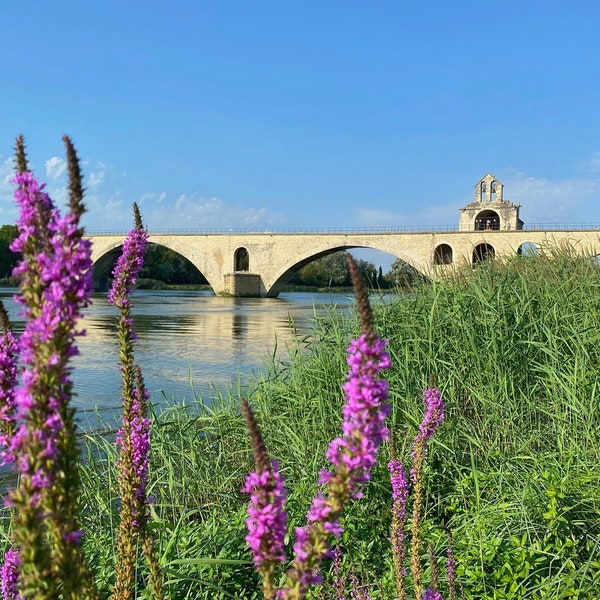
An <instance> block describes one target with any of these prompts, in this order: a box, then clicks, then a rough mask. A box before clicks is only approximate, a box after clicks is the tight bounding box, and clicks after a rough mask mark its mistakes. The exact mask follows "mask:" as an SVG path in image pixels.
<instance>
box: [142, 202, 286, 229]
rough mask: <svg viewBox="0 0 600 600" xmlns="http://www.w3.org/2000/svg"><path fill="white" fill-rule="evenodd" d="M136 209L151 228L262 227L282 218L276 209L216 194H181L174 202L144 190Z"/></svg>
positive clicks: (282, 219) (280, 220)
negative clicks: (237, 203) (239, 203)
mask: <svg viewBox="0 0 600 600" xmlns="http://www.w3.org/2000/svg"><path fill="white" fill-rule="evenodd" d="M140 210H141V212H142V218H143V219H144V222H145V223H146V224H147V226H148V228H149V229H150V230H151V231H153V230H155V231H159V230H163V231H164V230H174V231H176V230H198V231H201V230H211V229H212V230H216V229H218V230H225V229H248V228H261V229H262V228H274V227H277V226H280V225H282V224H283V222H284V218H283V215H282V214H280V213H272V212H270V211H268V210H267V209H265V208H243V207H240V206H234V205H228V204H226V203H225V202H224V201H223V200H221V199H220V198H214V197H212V198H205V197H203V196H201V195H200V194H191V195H187V194H182V195H181V196H179V197H178V198H177V199H176V200H175V201H174V202H173V201H169V199H168V198H167V196H166V194H164V193H162V194H155V195H150V194H145V195H144V196H142V197H141V198H140Z"/></svg>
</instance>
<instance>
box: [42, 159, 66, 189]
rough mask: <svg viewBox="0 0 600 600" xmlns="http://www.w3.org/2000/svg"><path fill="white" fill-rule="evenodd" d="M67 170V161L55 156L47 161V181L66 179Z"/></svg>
mask: <svg viewBox="0 0 600 600" xmlns="http://www.w3.org/2000/svg"><path fill="white" fill-rule="evenodd" d="M66 172H67V161H66V160H65V159H64V158H59V157H58V156H53V157H52V158H49V159H48V160H47V161H46V181H47V182H48V183H51V182H55V181H57V180H62V179H64V176H65V174H66Z"/></svg>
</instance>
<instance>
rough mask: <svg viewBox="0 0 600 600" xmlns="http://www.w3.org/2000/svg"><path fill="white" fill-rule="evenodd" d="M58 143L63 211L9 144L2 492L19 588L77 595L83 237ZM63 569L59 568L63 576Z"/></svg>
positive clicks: (73, 165) (73, 164)
mask: <svg viewBox="0 0 600 600" xmlns="http://www.w3.org/2000/svg"><path fill="white" fill-rule="evenodd" d="M63 139H64V141H65V144H66V146H67V161H68V166H69V177H70V197H69V211H68V212H67V214H66V216H64V217H61V214H60V212H59V210H58V209H57V207H56V206H55V205H54V203H53V202H52V200H51V198H50V197H49V195H48V194H47V193H46V192H45V185H44V184H41V183H40V182H39V181H38V180H37V179H36V178H35V177H34V176H33V174H32V173H30V172H28V171H27V170H26V166H27V164H26V160H25V153H24V144H23V140H22V138H19V139H18V140H17V164H18V166H19V168H20V169H22V170H21V172H18V173H17V174H16V175H15V178H14V182H15V183H16V184H17V188H16V190H15V194H14V195H15V200H16V202H17V204H18V205H19V209H20V216H19V220H18V222H17V225H18V229H19V235H18V237H17V238H16V239H15V240H14V242H13V243H12V244H11V249H12V250H13V251H15V252H20V253H21V255H22V259H21V260H20V262H19V263H18V264H17V266H16V267H15V269H14V271H13V274H14V275H15V276H17V277H19V279H20V288H21V295H20V296H18V297H16V300H17V302H18V303H19V304H20V305H21V307H22V314H23V316H24V317H25V328H24V331H23V333H22V335H21V336H20V339H19V350H20V353H21V365H22V366H21V373H20V375H21V384H20V387H18V388H17V389H16V390H15V394H14V410H12V411H9V412H12V414H11V415H10V418H11V419H13V420H14V426H15V429H14V434H13V435H12V437H11V439H10V442H9V445H8V449H7V451H6V453H7V454H6V456H7V457H13V458H14V462H15V465H16V468H17V471H18V472H19V483H18V487H17V489H15V490H13V491H12V492H11V493H10V494H9V504H10V506H11V507H12V509H13V511H12V517H13V524H14V539H15V545H16V547H17V548H18V549H19V557H20V561H21V562H20V580H21V585H22V587H23V589H33V588H37V589H44V590H45V593H47V594H48V595H49V596H51V595H53V594H56V595H58V594H59V592H58V591H57V590H59V589H60V590H61V592H60V593H62V594H64V595H65V597H67V596H69V597H71V596H72V595H78V594H81V593H82V590H83V589H84V588H86V586H87V585H88V583H89V579H88V576H87V572H86V566H85V561H84V559H83V555H82V550H81V547H80V540H81V534H80V529H79V527H78V524H77V515H78V512H79V504H78V503H79V473H78V469H77V459H78V454H79V453H78V448H77V443H76V440H75V425H74V411H73V409H72V408H70V407H69V402H70V399H71V395H72V381H71V371H72V366H71V365H70V359H71V358H72V357H73V356H74V355H75V354H77V352H78V351H77V347H76V346H75V337H76V336H78V335H82V334H83V332H82V331H79V330H78V328H77V321H78V319H79V318H80V317H81V314H82V309H83V308H85V307H86V306H88V305H89V303H90V297H91V293H92V283H93V282H92V269H91V267H92V261H91V246H90V242H89V240H85V239H83V229H82V228H81V227H80V226H79V218H80V216H81V214H82V213H83V211H84V207H83V203H82V188H81V178H80V174H79V165H78V162H77V156H76V154H75V150H74V148H73V146H72V144H71V141H70V140H69V139H68V138H67V137H65V138H63ZM64 573H69V576H65V575H64Z"/></svg>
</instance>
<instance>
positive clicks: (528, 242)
mask: <svg viewBox="0 0 600 600" xmlns="http://www.w3.org/2000/svg"><path fill="white" fill-rule="evenodd" d="M88 238H89V239H91V241H92V260H93V262H94V273H95V281H96V283H97V285H98V286H99V287H104V286H105V285H106V283H107V278H108V276H109V275H110V268H111V265H112V263H113V262H114V260H115V257H116V255H117V253H118V252H119V251H120V248H121V245H122V243H123V240H124V235H122V234H121V235H116V234H111V235H90V236H88ZM149 242H150V243H153V244H159V245H161V246H165V247H166V248H170V249H171V250H173V251H175V252H177V253H179V254H180V255H182V256H184V257H185V258H186V259H188V260H189V261H190V262H191V263H192V264H193V265H194V266H195V267H196V268H197V269H198V270H199V271H200V272H201V273H202V275H204V277H205V278H206V279H207V281H208V283H209V284H210V286H211V287H212V289H213V290H214V292H215V293H216V294H219V295H231V296H258V297H275V296H277V295H278V294H279V292H280V291H281V289H282V288H283V286H284V285H285V283H286V282H287V281H288V280H289V279H290V277H291V276H292V275H293V274H294V272H296V271H297V270H298V269H300V268H301V267H303V266H304V265H306V264H308V263H310V262H312V261H314V260H316V259H318V258H321V257H323V256H326V255H327V254H331V253H333V252H337V251H340V250H350V249H352V248H372V249H375V250H380V251H382V252H386V253H389V254H392V255H393V256H396V257H397V258H399V259H401V260H403V261H405V262H406V263H408V264H409V265H412V266H413V267H414V268H415V269H417V270H418V271H420V272H421V273H423V274H424V275H426V276H428V277H430V278H435V277H436V276H439V275H440V274H441V273H442V272H446V271H447V270H449V269H453V268H457V267H464V266H468V265H472V264H474V263H477V262H479V261H481V260H485V259H488V258H493V257H508V256H511V255H515V254H518V253H523V252H529V251H532V250H533V247H535V251H538V252H542V253H543V252H545V251H551V250H552V249H556V248H559V249H560V248H568V249H570V250H571V251H575V252H577V253H579V254H582V255H589V256H595V255H597V254H600V231H598V230H597V229H590V230H544V231H542V230H536V229H527V230H524V229H520V230H494V229H482V230H476V231H463V230H459V231H434V232H418V233H412V232H411V233H407V232H397V231H396V232H395V231H388V232H382V233H379V232H366V233H360V232H354V231H351V232H350V231H349V232H347V233H343V232H341V233H340V232H337V231H336V232H323V233H190V234H176V233H172V234H154V233H152V232H150V235H149Z"/></svg>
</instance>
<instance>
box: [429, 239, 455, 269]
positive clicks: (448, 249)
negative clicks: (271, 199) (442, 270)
mask: <svg viewBox="0 0 600 600" xmlns="http://www.w3.org/2000/svg"><path fill="white" fill-rule="evenodd" d="M453 262H454V253H453V251H452V246H450V244H439V245H437V246H436V247H435V250H434V252H433V264H434V265H451V264H452V263H453Z"/></svg>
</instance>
